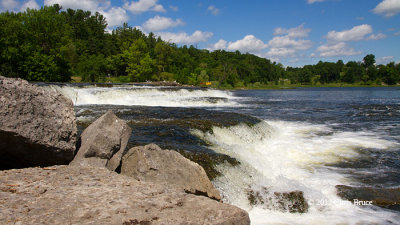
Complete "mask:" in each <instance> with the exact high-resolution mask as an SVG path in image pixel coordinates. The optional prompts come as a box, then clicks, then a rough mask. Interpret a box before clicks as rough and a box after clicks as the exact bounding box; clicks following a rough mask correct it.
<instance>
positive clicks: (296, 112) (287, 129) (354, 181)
mask: <svg viewBox="0 0 400 225" xmlns="http://www.w3.org/2000/svg"><path fill="white" fill-rule="evenodd" d="M47 88H50V89H56V90H57V91H59V92H61V93H63V94H64V95H66V96H68V97H69V98H71V99H72V100H73V101H74V104H75V108H76V113H77V117H78V120H79V126H80V129H81V130H82V129H83V128H84V127H85V126H87V124H90V122H91V121H93V120H94V119H96V118H97V117H99V116H100V115H101V114H103V113H104V112H105V111H106V110H108V109H112V110H113V111H114V112H115V113H116V114H117V115H118V116H119V117H121V118H122V119H125V120H126V121H128V123H129V124H130V126H131V127H132V128H133V129H134V131H133V135H132V138H131V140H130V146H135V145H142V144H147V143H151V142H154V143H157V144H159V145H160V146H161V147H163V148H170V149H176V150H184V151H185V152H188V153H192V154H197V153H205V154H207V155H211V156H212V157H213V156H215V158H217V157H219V156H223V157H222V159H223V160H219V161H217V162H216V163H215V164H213V169H214V170H215V171H217V175H216V176H215V178H214V179H213V183H214V185H215V186H216V187H217V188H218V189H219V190H220V192H221V194H222V195H223V198H224V201H226V202H229V203H231V204H234V205H236V206H238V207H241V208H243V209H246V210H247V211H248V212H249V214H250V218H251V221H252V224H399V223H400V210H399V208H398V205H397V206H392V207H388V208H382V207H377V206H370V205H367V206H359V205H356V204H354V203H352V202H350V201H348V200H345V199H342V198H340V197H339V196H338V195H337V188H336V185H346V186H349V187H364V188H368V187H370V188H375V189H377V190H384V189H389V188H399V187H400V126H399V124H400V89H399V88H307V89H293V90H246V91H232V92H229V91H219V90H211V89H181V88H169V87H145V86H142V87H138V86H133V87H132V86H114V87H94V86H85V87H78V86H55V85H50V86H48V87H47ZM224 157H225V158H224ZM225 159H227V160H225ZM232 160H233V161H235V162H239V163H232V162H229V161H232ZM206 164H207V162H206ZM292 191H302V192H303V193H304V198H305V201H307V203H308V205H309V209H308V211H307V212H306V213H290V212H288V211H285V210H282V208H281V207H279V206H278V205H279V204H281V203H282V202H280V203H279V200H276V195H274V194H273V193H282V192H292ZM249 193H258V195H261V197H262V198H263V199H269V200H268V201H264V202H263V203H260V202H258V204H255V205H254V204H252V203H251V201H250V200H249ZM353 194H355V196H361V195H358V194H360V193H357V191H355V193H353ZM364 194H365V193H364ZM367 194H368V193H367ZM288 204H290V203H288Z"/></svg>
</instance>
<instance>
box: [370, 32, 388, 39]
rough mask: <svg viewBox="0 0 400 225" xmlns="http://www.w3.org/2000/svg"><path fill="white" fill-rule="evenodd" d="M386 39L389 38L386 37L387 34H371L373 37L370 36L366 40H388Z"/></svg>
mask: <svg viewBox="0 0 400 225" xmlns="http://www.w3.org/2000/svg"><path fill="white" fill-rule="evenodd" d="M386 37H387V35H386V34H382V33H379V34H371V35H369V36H368V37H367V39H366V40H379V39H384V38H386Z"/></svg>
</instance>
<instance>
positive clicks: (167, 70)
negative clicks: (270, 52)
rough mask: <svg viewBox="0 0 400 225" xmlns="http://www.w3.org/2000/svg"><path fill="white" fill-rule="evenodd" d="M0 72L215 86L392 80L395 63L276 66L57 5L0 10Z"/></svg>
mask: <svg viewBox="0 0 400 225" xmlns="http://www.w3.org/2000/svg"><path fill="white" fill-rule="evenodd" d="M0 24H1V26H0V33H1V37H0V62H1V65H0V75H1V76H6V77H19V78H23V79H26V80H29V81H47V82H69V81H71V80H72V79H73V80H74V81H84V82H144V81H164V80H165V81H177V82H179V83H182V84H191V85H202V84H210V83H209V82H208V81H211V84H213V85H215V86H216V87H221V88H235V87H249V88H251V87H254V88H256V87H261V86H263V85H294V84H307V85H324V84H339V83H340V84H349V85H382V84H384V85H395V84H398V83H399V81H400V63H398V64H395V63H394V62H391V63H389V64H387V65H376V64H375V56H374V55H372V54H369V55H366V56H365V57H364V58H363V60H362V62H355V61H350V62H348V63H346V64H344V63H343V61H342V60H338V61H337V62H336V63H332V62H322V61H320V62H318V64H316V65H306V66H304V67H302V68H292V67H286V68H285V67H284V66H283V65H282V64H280V63H278V64H277V63H275V62H274V63H273V62H271V61H270V60H268V59H265V58H261V57H258V56H255V55H252V54H249V53H247V54H242V53H240V52H239V51H236V52H228V51H224V50H216V51H213V52H210V51H208V50H205V49H197V48H195V47H194V46H192V45H191V46H189V47H188V46H186V45H184V46H181V47H178V46H177V45H176V44H174V43H169V42H165V41H163V40H161V38H160V37H156V36H155V35H154V34H153V33H149V34H148V35H146V34H144V33H143V32H142V31H140V30H138V29H136V28H133V27H131V26H128V24H126V23H125V24H124V25H123V26H122V27H118V28H116V29H114V30H113V31H112V32H111V33H109V32H107V31H106V27H107V22H106V19H105V17H104V16H103V15H101V14H100V13H98V12H96V13H95V14H92V13H91V12H90V11H83V10H73V9H67V10H65V11H61V7H60V6H59V5H57V4H56V5H53V6H44V7H42V8H41V9H40V10H35V9H28V10H27V11H25V12H19V13H14V12H8V11H7V12H3V13H1V14H0Z"/></svg>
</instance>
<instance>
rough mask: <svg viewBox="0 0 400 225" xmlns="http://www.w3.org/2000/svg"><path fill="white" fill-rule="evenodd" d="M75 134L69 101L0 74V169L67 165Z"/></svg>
mask: <svg viewBox="0 0 400 225" xmlns="http://www.w3.org/2000/svg"><path fill="white" fill-rule="evenodd" d="M76 135H77V128H76V119H75V113H74V109H73V104H72V101H71V100H69V99H67V98H65V97H64V96H62V95H61V94H57V93H55V92H52V91H46V90H44V89H42V88H40V87H38V86H36V85H33V84H29V83H28V82H27V81H25V80H21V79H13V78H5V77H1V76H0V169H7V168H22V167H29V166H48V165H56V164H68V163H69V162H70V161H71V160H72V159H73V156H74V151H75V144H76Z"/></svg>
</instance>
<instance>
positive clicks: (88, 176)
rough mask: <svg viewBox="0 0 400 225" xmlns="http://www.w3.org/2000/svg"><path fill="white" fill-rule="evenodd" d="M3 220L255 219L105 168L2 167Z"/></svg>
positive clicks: (0, 202)
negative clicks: (7, 168)
mask: <svg viewBox="0 0 400 225" xmlns="http://www.w3.org/2000/svg"><path fill="white" fill-rule="evenodd" d="M0 224H238V225H245V224H250V220H249V215H248V213H247V212H246V211H244V210H242V209H239V208H237V207H235V206H231V205H228V204H224V203H220V202H217V201H214V200H211V199H209V198H206V197H203V196H196V195H192V194H188V193H183V192H181V191H179V190H177V189H174V188H170V187H166V186H165V185H161V184H155V183H148V182H142V181H137V180H134V179H133V178H129V177H126V176H122V175H119V174H117V173H115V172H112V171H109V170H107V169H106V168H101V167H80V166H76V167H71V166H54V167H49V168H27V169H20V170H8V171H0Z"/></svg>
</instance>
